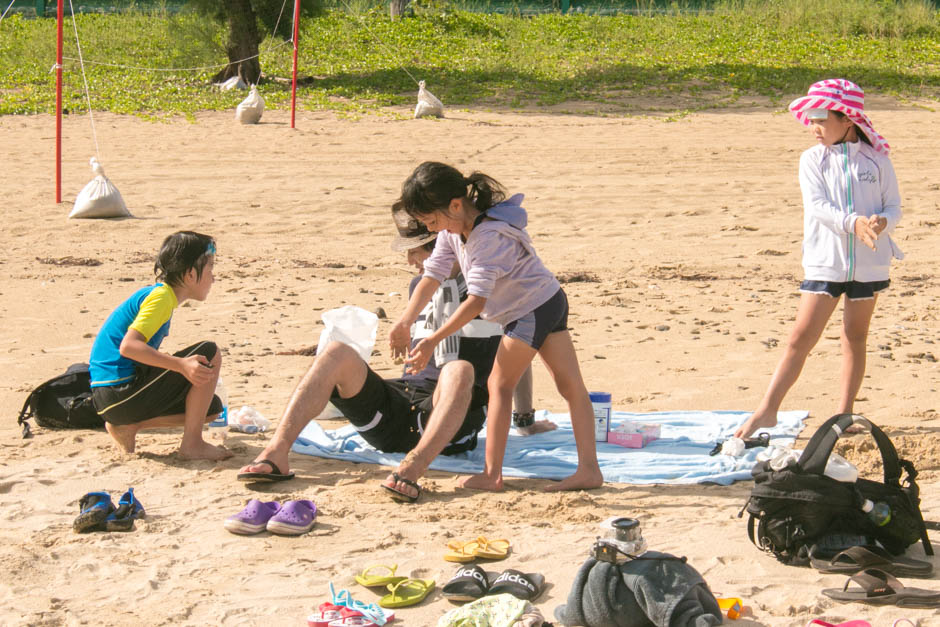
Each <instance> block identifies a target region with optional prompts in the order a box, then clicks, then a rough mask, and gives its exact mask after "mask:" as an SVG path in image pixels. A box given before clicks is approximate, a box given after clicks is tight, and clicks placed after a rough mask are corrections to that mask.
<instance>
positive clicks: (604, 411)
mask: <svg viewBox="0 0 940 627" xmlns="http://www.w3.org/2000/svg"><path fill="white" fill-rule="evenodd" d="M589 396H590V397H591V406H592V407H593V408H594V440H595V441H597V442H606V441H607V434H608V433H610V408H611V404H610V399H611V396H610V393H609V392H590V393H589Z"/></svg>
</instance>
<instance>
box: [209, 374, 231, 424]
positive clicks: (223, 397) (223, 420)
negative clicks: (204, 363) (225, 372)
mask: <svg viewBox="0 0 940 627" xmlns="http://www.w3.org/2000/svg"><path fill="white" fill-rule="evenodd" d="M215 395H216V396H218V397H219V400H220V401H222V413H221V414H219V417H218V418H216V419H215V420H213V421H212V422H210V423H209V431H210V433H212V434H213V435H215V434H216V432H219V433H220V434H222V436H223V437H224V432H225V430H226V429H227V428H228V392H227V391H226V390H225V385H224V384H223V383H222V377H219V380H218V381H216V384H215Z"/></svg>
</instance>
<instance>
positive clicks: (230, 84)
mask: <svg viewBox="0 0 940 627" xmlns="http://www.w3.org/2000/svg"><path fill="white" fill-rule="evenodd" d="M213 85H215V86H216V87H218V88H219V89H221V90H222V91H231V90H233V89H248V85H246V84H245V81H243V80H242V77H241V76H232V77H230V78H229V79H228V80H225V81H223V82H221V83H213Z"/></svg>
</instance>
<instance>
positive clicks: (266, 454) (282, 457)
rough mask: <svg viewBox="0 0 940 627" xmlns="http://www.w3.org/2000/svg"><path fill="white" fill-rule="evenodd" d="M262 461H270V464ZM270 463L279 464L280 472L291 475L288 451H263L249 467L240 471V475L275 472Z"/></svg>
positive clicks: (243, 467) (244, 467)
mask: <svg viewBox="0 0 940 627" xmlns="http://www.w3.org/2000/svg"><path fill="white" fill-rule="evenodd" d="M262 459H266V460H269V462H262V461H259V460H262ZM270 462H274V463H275V464H277V468H278V470H280V471H281V472H282V473H284V474H285V475H288V474H290V464H289V463H288V460H287V451H285V452H283V453H280V452H277V451H268V450H267V449H265V450H264V451H262V452H261V454H260V455H258V458H257V459H256V460H255V461H253V462H251V463H250V464H248V465H247V466H242V468H241V470H239V471H238V474H243V473H247V472H263V473H268V472H274V468H272V467H271V463H270Z"/></svg>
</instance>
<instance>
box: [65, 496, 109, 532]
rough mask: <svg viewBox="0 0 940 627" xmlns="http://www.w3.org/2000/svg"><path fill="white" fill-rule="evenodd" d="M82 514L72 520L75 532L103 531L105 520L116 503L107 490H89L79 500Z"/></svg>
mask: <svg viewBox="0 0 940 627" xmlns="http://www.w3.org/2000/svg"><path fill="white" fill-rule="evenodd" d="M78 506H79V508H80V512H81V513H80V514H79V515H78V517H77V518H76V519H75V521H74V522H72V529H73V530H74V531H75V533H85V532H88V531H101V530H103V529H104V521H105V520H106V519H107V518H108V516H110V515H111V514H112V513H113V512H114V503H112V502H111V495H110V494H108V493H107V492H89V493H88V494H86V495H85V496H83V497H82V498H81V499H79V501H78Z"/></svg>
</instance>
